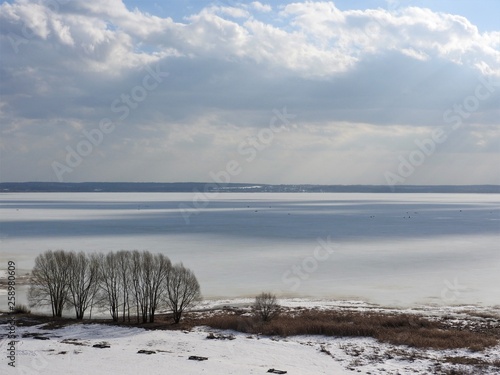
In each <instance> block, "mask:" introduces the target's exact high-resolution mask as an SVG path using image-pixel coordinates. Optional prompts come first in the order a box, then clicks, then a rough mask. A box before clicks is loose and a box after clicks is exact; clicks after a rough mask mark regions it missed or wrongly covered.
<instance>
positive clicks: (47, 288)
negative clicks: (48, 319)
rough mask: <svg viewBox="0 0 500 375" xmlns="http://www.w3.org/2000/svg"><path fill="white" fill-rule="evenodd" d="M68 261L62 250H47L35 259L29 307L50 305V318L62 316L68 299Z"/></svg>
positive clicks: (66, 254)
mask: <svg viewBox="0 0 500 375" xmlns="http://www.w3.org/2000/svg"><path fill="white" fill-rule="evenodd" d="M68 259H69V255H68V253H66V252H65V251H63V250H56V251H52V250H47V251H46V252H45V253H43V254H40V255H38V256H37V257H36V259H35V266H34V267H33V270H32V272H31V285H30V288H29V291H28V300H29V303H30V306H32V307H34V306H43V305H50V307H51V309H52V316H54V317H61V316H62V312H63V310H64V306H65V303H66V301H67V298H68V282H69V267H68V266H69V260H68Z"/></svg>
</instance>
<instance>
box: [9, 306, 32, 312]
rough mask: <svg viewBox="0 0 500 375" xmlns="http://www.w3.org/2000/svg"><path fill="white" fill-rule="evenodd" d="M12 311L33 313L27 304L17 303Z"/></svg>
mask: <svg viewBox="0 0 500 375" xmlns="http://www.w3.org/2000/svg"><path fill="white" fill-rule="evenodd" d="M12 312H13V313H14V314H31V310H30V309H29V308H28V306H26V305H16V306H15V307H14V310H13V311H12Z"/></svg>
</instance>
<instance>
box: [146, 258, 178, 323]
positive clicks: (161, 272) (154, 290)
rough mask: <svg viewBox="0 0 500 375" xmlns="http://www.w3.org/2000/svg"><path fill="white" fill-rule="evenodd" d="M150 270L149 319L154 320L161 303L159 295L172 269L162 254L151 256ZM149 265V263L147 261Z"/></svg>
mask: <svg viewBox="0 0 500 375" xmlns="http://www.w3.org/2000/svg"><path fill="white" fill-rule="evenodd" d="M151 260H152V265H151V270H150V272H149V273H148V280H147V282H148V283H149V286H148V292H149V321H150V322H151V323H152V322H154V320H155V313H156V309H157V308H158V306H159V304H160V303H161V297H162V295H163V294H164V292H165V291H166V290H165V286H166V281H167V280H168V278H169V276H170V272H171V270H172V263H171V262H170V259H168V257H166V256H165V255H163V254H155V255H153V256H152V259H151ZM148 265H149V263H148Z"/></svg>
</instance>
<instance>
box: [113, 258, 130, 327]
mask: <svg viewBox="0 0 500 375" xmlns="http://www.w3.org/2000/svg"><path fill="white" fill-rule="evenodd" d="M116 267H117V268H118V269H117V271H118V280H119V281H118V282H119V285H120V287H121V292H122V293H121V301H120V302H121V306H122V321H125V315H127V318H128V321H129V322H130V308H131V300H130V293H131V288H132V281H131V275H130V270H131V253H130V251H126V250H122V251H119V252H117V253H116Z"/></svg>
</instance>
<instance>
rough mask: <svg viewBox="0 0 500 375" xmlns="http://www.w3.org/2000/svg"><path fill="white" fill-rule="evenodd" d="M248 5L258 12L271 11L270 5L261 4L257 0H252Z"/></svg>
mask: <svg viewBox="0 0 500 375" xmlns="http://www.w3.org/2000/svg"><path fill="white" fill-rule="evenodd" d="M250 6H251V7H252V8H253V9H255V10H257V11H259V12H263V13H268V12H272V10H273V8H272V7H271V5H269V4H262V3H261V2H259V1H253V2H252V3H251V4H250Z"/></svg>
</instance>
